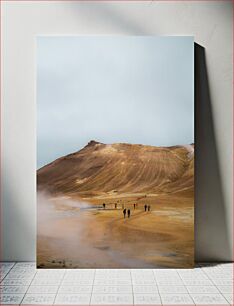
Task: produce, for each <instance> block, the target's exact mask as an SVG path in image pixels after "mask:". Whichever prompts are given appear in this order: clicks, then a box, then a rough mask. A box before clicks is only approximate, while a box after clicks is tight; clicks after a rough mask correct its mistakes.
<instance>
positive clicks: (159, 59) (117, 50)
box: [37, 36, 194, 168]
mask: <svg viewBox="0 0 234 306" xmlns="http://www.w3.org/2000/svg"><path fill="white" fill-rule="evenodd" d="M90 140H96V141H100V142H103V143H116V142H126V143H137V144H147V145H154V146H171V145H179V144H189V143H192V142H194V40H193V37H190V36H174V37H173V36H164V37H160V36H45V37H43V36H41V37H38V38H37V167H38V168H40V167H42V166H43V165H45V164H48V163H49V162H51V161H53V160H55V159H56V158H58V157H61V156H63V155H67V154H69V153H72V152H75V151H78V150H80V149H81V148H82V147H84V146H85V145H86V144H87V143H88V142H89V141H90Z"/></svg>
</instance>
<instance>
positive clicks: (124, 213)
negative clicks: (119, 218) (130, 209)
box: [123, 208, 126, 219]
mask: <svg viewBox="0 0 234 306" xmlns="http://www.w3.org/2000/svg"><path fill="white" fill-rule="evenodd" d="M123 215H124V219H125V217H126V208H124V209H123Z"/></svg>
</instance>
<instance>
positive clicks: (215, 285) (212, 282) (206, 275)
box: [201, 267, 231, 304]
mask: <svg viewBox="0 0 234 306" xmlns="http://www.w3.org/2000/svg"><path fill="white" fill-rule="evenodd" d="M201 269H202V267H201ZM203 273H205V275H206V276H207V277H208V279H209V280H210V281H211V283H212V284H213V285H214V286H215V287H216V288H217V290H218V291H219V293H220V294H221V295H222V297H223V298H224V299H225V300H226V301H227V302H228V304H231V303H229V301H228V299H226V297H225V296H224V295H223V293H222V292H221V291H220V290H219V288H218V287H217V286H216V284H215V283H214V282H213V280H212V278H210V277H209V274H208V273H206V272H205V271H203Z"/></svg>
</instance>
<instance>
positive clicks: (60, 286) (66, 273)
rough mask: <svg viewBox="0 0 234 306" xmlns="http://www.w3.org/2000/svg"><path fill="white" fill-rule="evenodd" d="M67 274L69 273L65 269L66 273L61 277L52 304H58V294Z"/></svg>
mask: <svg viewBox="0 0 234 306" xmlns="http://www.w3.org/2000/svg"><path fill="white" fill-rule="evenodd" d="M66 274H67V271H66V270H65V271H64V274H63V277H62V278H61V281H60V284H59V285H58V289H57V292H56V293H55V297H54V301H53V303H52V305H56V304H55V301H56V297H57V295H58V292H59V288H60V287H61V284H62V282H63V280H64V277H65V275H66Z"/></svg>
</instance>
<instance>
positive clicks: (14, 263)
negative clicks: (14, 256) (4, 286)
mask: <svg viewBox="0 0 234 306" xmlns="http://www.w3.org/2000/svg"><path fill="white" fill-rule="evenodd" d="M15 265H16V262H14V261H13V266H12V267H11V268H10V269H9V271H8V272H7V274H6V275H5V276H4V277H3V279H1V283H2V281H3V280H4V279H5V278H6V277H7V275H8V274H9V273H10V271H11V270H12V269H13V267H14V266H15ZM0 276H1V275H0Z"/></svg>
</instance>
